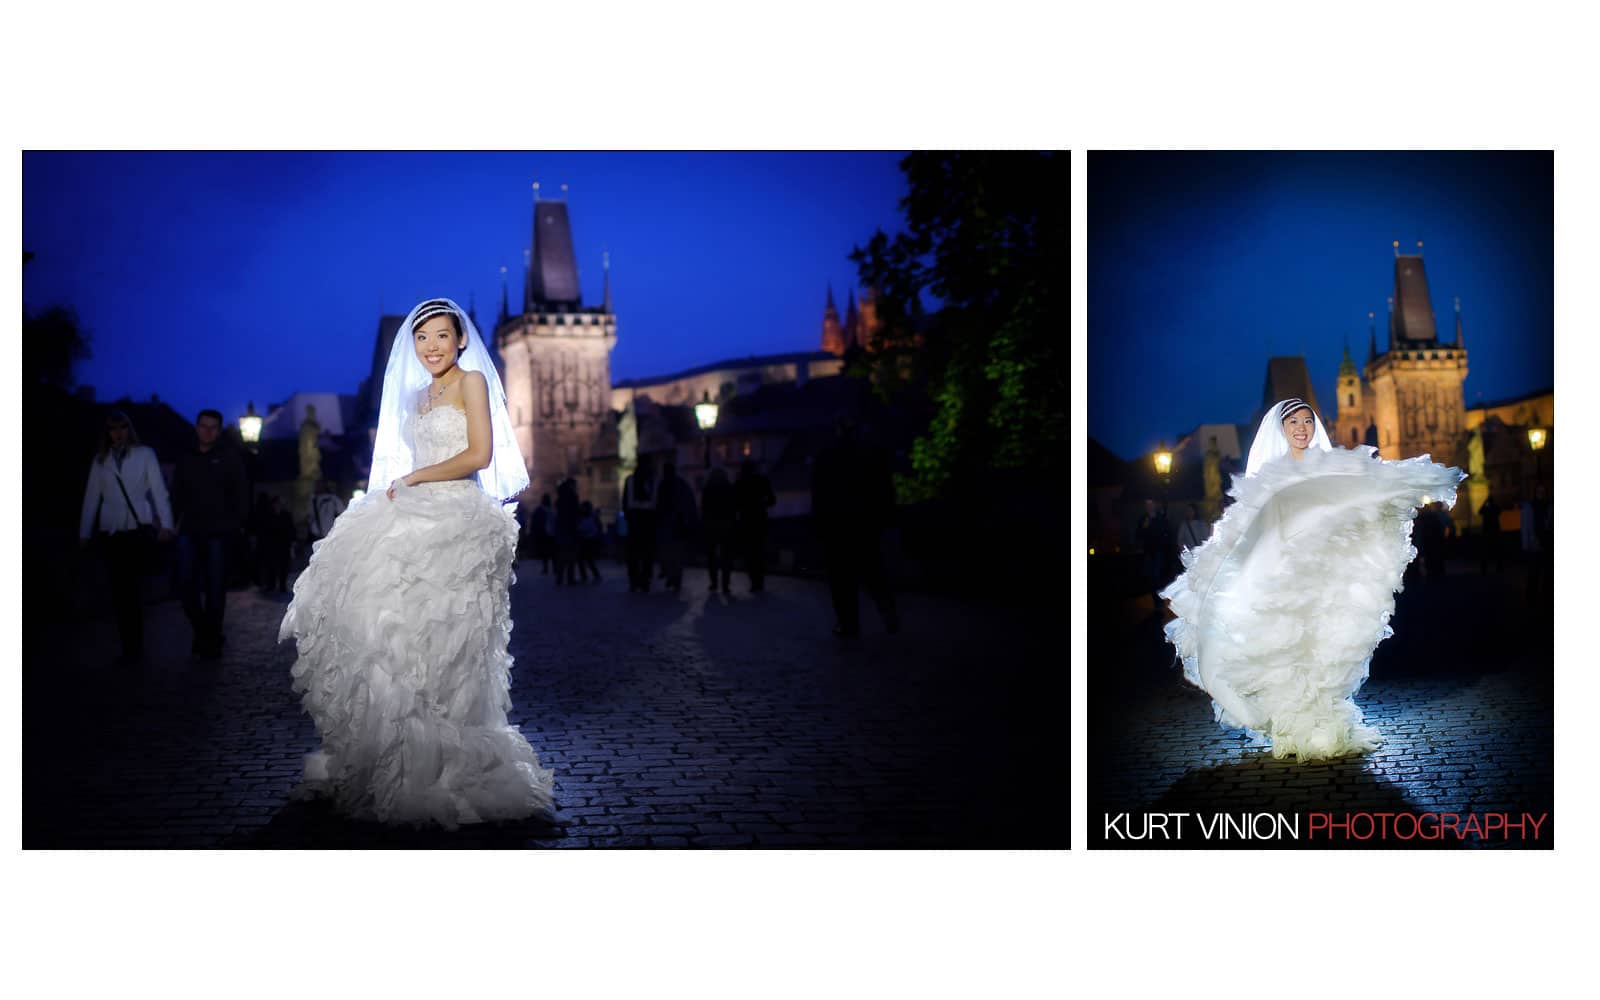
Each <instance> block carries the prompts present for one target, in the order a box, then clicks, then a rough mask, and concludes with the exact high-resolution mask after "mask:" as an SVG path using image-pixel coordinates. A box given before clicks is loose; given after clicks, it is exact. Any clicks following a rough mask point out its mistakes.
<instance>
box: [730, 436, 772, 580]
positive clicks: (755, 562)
mask: <svg viewBox="0 0 1600 1000" xmlns="http://www.w3.org/2000/svg"><path fill="white" fill-rule="evenodd" d="M733 502H734V506H735V507H736V508H738V518H739V521H738V524H739V526H738V532H739V549H740V553H741V554H742V555H743V556H744V569H745V572H746V573H748V574H749V575H750V593H752V594H759V593H761V591H762V590H763V589H764V588H765V586H766V579H767V510H768V509H769V508H770V507H772V505H773V504H775V503H777V502H778V498H777V496H776V495H774V494H773V492H772V480H770V479H768V478H767V477H766V476H764V475H762V474H761V470H760V469H759V468H758V467H757V466H756V463H755V462H753V461H751V460H750V459H745V461H744V464H743V465H741V466H740V467H739V479H738V481H737V482H735V483H734V484H733ZM724 590H726V587H724Z"/></svg>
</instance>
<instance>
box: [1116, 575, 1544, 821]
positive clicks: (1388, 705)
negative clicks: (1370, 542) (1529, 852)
mask: <svg viewBox="0 0 1600 1000" xmlns="http://www.w3.org/2000/svg"><path fill="white" fill-rule="evenodd" d="M1149 609H1150V604H1149V598H1148V597H1146V598H1144V599H1143V600H1142V601H1141V602H1139V604H1138V605H1137V606H1132V605H1130V606H1128V607H1125V608H1123V609H1121V610H1122V611H1123V613H1122V614H1121V615H1117V614H1108V615H1105V616H1103V618H1102V621H1111V622H1113V624H1107V625H1104V626H1103V627H1101V628H1099V629H1098V630H1096V631H1094V632H1092V633H1091V661H1092V663H1093V666H1094V670H1093V672H1092V673H1091V677H1090V691H1089V697H1090V705H1091V711H1090V718H1091V723H1090V732H1089V735H1090V747H1089V836H1090V845H1091V846H1093V847H1130V848H1131V847H1154V848H1165V847H1174V846H1185V847H1189V846H1205V847H1241V848H1259V847H1305V846H1313V845H1312V844H1311V843H1310V838H1309V837H1308V836H1307V835H1306V834H1307V832H1308V831H1307V830H1306V828H1304V827H1303V828H1302V830H1301V834H1302V839H1301V840H1300V841H1299V842H1296V841H1294V840H1292V839H1289V838H1279V839H1278V840H1275V841H1271V842H1267V841H1263V840H1256V839H1235V840H1231V841H1219V840H1216V839H1211V840H1207V841H1205V842H1203V843H1201V842H1197V841H1196V840H1195V838H1194V837H1193V836H1189V837H1186V839H1185V841H1184V843H1183V844H1182V845H1179V844H1176V843H1172V842H1168V841H1166V840H1164V839H1163V838H1161V837H1160V836H1157V837H1156V838H1154V839H1152V840H1149V841H1133V840H1131V839H1123V838H1122V837H1120V836H1119V835H1118V834H1117V833H1113V834H1111V835H1110V836H1107V831H1106V828H1105V822H1106V819H1105V818H1106V816H1107V815H1108V814H1110V815H1111V816H1113V817H1114V816H1115V815H1116V814H1118V813H1120V812H1130V813H1132V814H1133V817H1134V822H1135V829H1136V830H1137V829H1139V828H1142V825H1143V820H1142V816H1143V815H1144V814H1146V813H1176V812H1188V813H1191V814H1200V815H1206V816H1210V815H1213V814H1215V813H1218V812H1222V813H1227V814H1230V815H1238V814H1247V813H1257V812H1269V813H1284V814H1298V815H1300V816H1302V817H1305V816H1306V815H1307V814H1308V813H1311V812H1326V813H1333V814H1335V816H1344V815H1348V814H1355V813H1363V812H1365V813H1371V814H1377V813H1384V812H1387V813H1411V814H1416V813H1424V812H1432V813H1443V814H1449V813H1456V814H1466V813H1474V814H1480V815H1481V814H1485V813H1491V812H1509V813H1513V814H1520V813H1522V812H1531V813H1533V814H1535V815H1537V814H1539V813H1546V812H1548V813H1550V818H1549V820H1548V821H1546V822H1545V823H1544V825H1543V826H1542V827H1541V828H1540V830H1539V839H1538V840H1537V841H1536V842H1535V841H1534V840H1532V839H1531V833H1530V837H1529V839H1527V840H1526V841H1523V840H1521V839H1517V838H1511V839H1506V838H1504V837H1500V836H1491V837H1487V838H1479V837H1477V836H1469V837H1468V838H1467V839H1466V840H1465V841H1462V840H1459V839H1456V838H1453V837H1448V836H1447V837H1445V838H1443V839H1441V840H1438V841H1431V842H1425V841H1422V840H1420V839H1412V840H1410V841H1408V842H1402V841H1400V840H1397V839H1395V838H1392V837H1391V838H1389V839H1387V840H1384V841H1382V842H1381V843H1380V842H1378V841H1376V840H1357V839H1354V838H1351V839H1345V838H1344V837H1338V838H1335V839H1334V840H1331V841H1330V840H1329V839H1327V838H1326V837H1324V838H1322V839H1319V840H1318V841H1317V842H1315V844H1314V846H1318V847H1328V846H1332V847H1360V848H1371V847H1376V846H1381V847H1385V848H1394V847H1457V846H1468V847H1487V846H1496V847H1499V846H1512V847H1523V846H1527V847H1535V846H1537V847H1541V848H1544V847H1550V846H1551V845H1552V835H1553V830H1554V825H1555V824H1554V812H1553V796H1552V749H1553V742H1552V685H1551V664H1552V656H1551V648H1550V644H1549V637H1550V635H1551V626H1550V620H1549V612H1548V609H1547V608H1542V609H1529V608H1528V607H1527V604H1526V601H1525V599H1524V597H1523V595H1522V592H1521V590H1520V589H1519V587H1518V586H1517V582H1516V581H1515V580H1514V579H1508V578H1506V577H1487V578H1485V577H1479V576H1476V575H1473V574H1469V573H1460V574H1455V575H1449V576H1446V577H1444V578H1443V579H1440V580H1435V581H1422V580H1418V581H1416V582H1414V583H1412V584H1408V586H1407V589H1406V591H1405V592H1403V593H1402V594H1401V595H1400V597H1399V598H1398V601H1397V607H1396V614H1395V616H1394V619H1393V621H1392V625H1393V627H1394V629H1395V635H1394V636H1393V637H1391V638H1390V639H1388V640H1385V642H1384V643H1383V644H1382V645H1380V646H1379V649H1378V653H1377V655H1375V656H1374V657H1373V663H1372V676H1371V679H1370V680H1369V681H1368V682H1367V684H1366V685H1364V686H1363V688H1362V689H1361V692H1360V693H1359V694H1358V695H1357V696H1356V702H1357V704H1359V705H1360V706H1361V708H1362V711H1363V714H1364V715H1365V716H1366V718H1367V720H1368V722H1370V723H1371V724H1373V725H1374V726H1376V727H1377V729H1378V730H1379V732H1380V733H1381V734H1382V735H1383V737H1384V744H1383V746H1381V747H1380V748H1379V749H1378V750H1377V751H1375V752H1374V753H1371V754H1368V755H1365V756H1359V757H1351V758H1345V759H1341V760H1336V761H1331V762H1319V763H1315V764H1297V763H1294V762H1292V761H1277V760H1273V759H1272V757H1271V755H1270V753H1269V751H1268V750H1266V749H1265V748H1264V745H1258V744H1254V743H1252V742H1251V741H1250V740H1249V739H1248V738H1247V737H1245V736H1244V735H1242V734H1241V733H1239V732H1238V731H1236V730H1232V731H1230V730H1225V729H1223V728H1221V727H1220V726H1218V725H1217V724H1216V722H1215V721H1214V720H1213V715H1212V708H1211V702H1210V699H1209V698H1207V697H1206V696H1205V694H1204V693H1203V692H1201V691H1199V690H1197V689H1195V688H1192V687H1190V686H1188V685H1187V684H1185V683H1183V681H1182V680H1181V674H1180V671H1179V667H1178V666H1177V665H1176V664H1175V663H1174V662H1173V659H1172V657H1173V653H1172V649H1171V647H1170V646H1167V645H1165V643H1164V642H1163V641H1162V636H1161V632H1160V628H1159V624H1158V623H1157V621H1156V620H1154V619H1149V618H1146V619H1145V620H1143V621H1139V620H1136V619H1137V618H1138V617H1139V616H1148V615H1149ZM1091 617H1092V616H1091ZM1130 618H1133V619H1135V620H1132V621H1130V620H1129V619H1130ZM1308 822H1309V821H1308ZM1195 832H1196V830H1195V828H1194V826H1193V823H1192V821H1191V825H1190V827H1188V828H1187V830H1186V833H1188V834H1191V835H1192V834H1193V833H1195Z"/></svg>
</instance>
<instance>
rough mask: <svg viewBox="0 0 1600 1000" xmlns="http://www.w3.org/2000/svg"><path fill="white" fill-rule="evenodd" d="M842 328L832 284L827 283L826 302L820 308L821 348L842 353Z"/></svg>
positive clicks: (839, 354)
mask: <svg viewBox="0 0 1600 1000" xmlns="http://www.w3.org/2000/svg"><path fill="white" fill-rule="evenodd" d="M844 347H845V344H844V330H843V329H842V328H841V327H840V326H839V310H838V308H837V307H836V306H834V304H833V285H832V284H830V285H828V304H827V305H826V306H824V307H823V309H822V349H823V350H824V351H827V352H828V353H829V354H833V355H838V356H842V355H843V354H844Z"/></svg>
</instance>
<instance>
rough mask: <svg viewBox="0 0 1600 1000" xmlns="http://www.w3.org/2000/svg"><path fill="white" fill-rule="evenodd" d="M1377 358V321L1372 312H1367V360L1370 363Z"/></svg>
mask: <svg viewBox="0 0 1600 1000" xmlns="http://www.w3.org/2000/svg"><path fill="white" fill-rule="evenodd" d="M1377 359H1378V321H1377V320H1376V319H1375V318H1374V317H1373V315H1372V313H1367V361H1368V363H1371V362H1373V361H1376V360H1377Z"/></svg>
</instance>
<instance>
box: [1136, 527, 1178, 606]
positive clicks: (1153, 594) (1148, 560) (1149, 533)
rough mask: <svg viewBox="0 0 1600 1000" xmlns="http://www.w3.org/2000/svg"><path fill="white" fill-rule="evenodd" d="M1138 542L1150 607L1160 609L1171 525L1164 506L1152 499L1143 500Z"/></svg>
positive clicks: (1165, 581)
mask: <svg viewBox="0 0 1600 1000" xmlns="http://www.w3.org/2000/svg"><path fill="white" fill-rule="evenodd" d="M1139 544H1140V546H1141V547H1142V548H1143V550H1144V578H1145V583H1146V584H1147V585H1148V586H1149V587H1150V602H1151V607H1152V608H1153V609H1154V611H1155V612H1156V613H1158V614H1159V613H1160V611H1161V588H1162V587H1165V586H1166V584H1167V558H1168V554H1167V550H1168V549H1170V548H1171V547H1172V527H1171V524H1170V523H1169V522H1168V521H1167V510H1166V507H1165V506H1160V507H1158V506H1156V502H1155V501H1154V500H1146V501H1145V502H1144V516H1143V517H1142V518H1140V519H1139Z"/></svg>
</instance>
